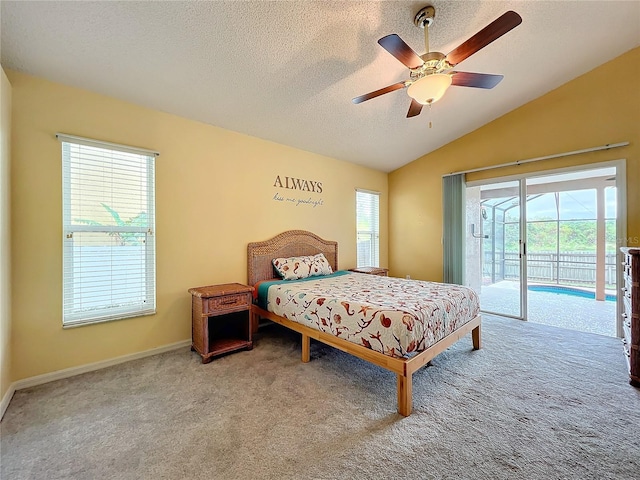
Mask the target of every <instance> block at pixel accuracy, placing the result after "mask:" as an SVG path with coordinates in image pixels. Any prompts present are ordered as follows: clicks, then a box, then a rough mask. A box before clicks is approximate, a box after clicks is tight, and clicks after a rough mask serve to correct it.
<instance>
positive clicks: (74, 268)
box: [58, 136, 156, 326]
mask: <svg viewBox="0 0 640 480" xmlns="http://www.w3.org/2000/svg"><path fill="white" fill-rule="evenodd" d="M58 138H60V139H61V141H62V161H63V233H64V238H63V245H64V247H63V324H64V325H66V326H70V325H79V324H85V323H93V322H100V321H105V320H114V319H119V318H126V317H132V316H138V315H147V314H150V313H155V297H156V295H155V241H154V233H155V198H154V184H155V181H154V170H155V154H154V152H148V153H147V152H145V151H140V152H137V151H136V150H137V149H129V148H126V147H125V148H123V149H119V148H118V146H114V145H113V144H105V145H107V146H106V147H100V146H99V145H100V143H99V142H96V141H87V142H83V143H77V142H78V141H76V139H75V137H72V138H71V139H69V140H68V141H67V139H66V138H68V137H66V138H65V137H63V136H59V137H58ZM79 141H82V140H79Z"/></svg>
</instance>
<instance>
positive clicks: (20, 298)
mask: <svg viewBox="0 0 640 480" xmlns="http://www.w3.org/2000/svg"><path fill="white" fill-rule="evenodd" d="M7 74H8V76H9V79H10V81H11V84H12V88H13V124H12V128H13V146H12V148H13V159H12V160H13V161H12V165H11V167H12V182H13V197H12V214H13V219H14V223H13V230H12V242H13V256H14V263H13V271H12V279H13V291H12V298H13V330H14V334H13V338H14V341H13V377H14V379H15V380H20V379H23V378H27V377H31V376H34V375H39V374H44V373H48V372H53V371H56V370H61V369H64V368H69V367H74V366H79V365H83V364H87V363H91V362H97V361H100V360H104V359H110V358H114V357H118V356H121V355H126V354H130V353H135V352H140V351H144V350H148V349H151V348H154V347H158V346H163V345H168V344H171V343H174V342H179V341H182V340H186V339H190V338H191V323H190V322H191V317H190V315H191V303H190V302H191V297H190V295H189V294H188V293H187V289H188V288H190V287H196V286H201V285H208V284H214V283H226V282H246V279H247V275H246V246H247V243H248V242H250V241H259V240H266V239H268V238H270V237H272V236H273V235H275V234H277V233H280V232H282V231H284V230H289V229H306V230H311V231H313V232H315V233H316V234H318V235H320V236H321V237H323V238H326V239H330V240H337V241H338V242H339V255H340V258H339V267H340V268H349V267H353V266H355V263H356V245H355V237H356V232H355V189H356V188H365V189H369V190H376V191H380V192H381V225H380V229H381V232H382V235H381V242H380V259H381V265H382V266H386V265H387V236H386V231H387V196H388V190H387V175H386V173H383V172H378V171H375V170H371V169H367V168H364V167H360V166H357V165H354V164H350V163H346V162H342V161H338V160H335V159H332V158H328V157H323V156H320V155H316V154H312V153H309V152H305V151H302V150H298V149H295V148H291V147H287V146H283V145H279V144H276V143H272V142H268V141H264V140H260V139H257V138H253V137H249V136H246V135H241V134H238V133H234V132H230V131H227V130H224V129H221V128H217V127H212V126H209V125H205V124H202V123H198V122H194V121H190V120H186V119H184V118H180V117H176V116H172V115H169V114H165V113H161V112H157V111H153V110H149V109H146V108H142V107H138V106H135V105H132V104H129V103H126V102H122V101H118V100H114V99H112V98H108V97H104V96H101V95H97V94H94V93H91V92H87V91H83V90H78V89H75V88H71V87H67V86H63V85H59V84H55V83H51V82H48V81H45V80H42V79H39V78H36V77H32V76H28V75H24V74H20V73H17V72H13V71H8V72H7ZM57 132H62V133H68V134H72V135H78V136H84V137H90V138H95V139H98V140H105V141H110V142H115V143H121V144H127V145H132V146H138V147H144V148H149V149H153V150H157V151H159V152H160V157H158V159H157V167H156V218H157V220H156V232H157V237H156V242H157V311H158V313H157V314H156V315H154V316H150V317H140V318H134V319H127V320H120V321H115V322H109V323H104V324H98V325H91V326H85V327H80V328H73V329H62V314H61V311H62V283H61V279H62V192H61V185H62V173H61V151H60V150H61V149H60V143H59V142H58V141H57V140H56V139H55V136H54V135H55V134H56V133H57ZM277 175H281V176H289V177H295V178H302V179H309V180H314V181H320V182H322V184H323V192H322V194H319V195H305V197H313V198H314V199H318V198H320V199H322V201H323V205H322V206H318V207H316V208H312V207H310V206H306V205H301V206H294V205H293V204H281V203H280V202H277V201H275V200H273V196H274V195H275V193H276V192H280V193H283V194H285V193H289V194H291V195H292V196H295V197H300V196H301V195H300V193H299V192H294V191H291V190H289V191H286V192H285V190H283V189H279V188H274V187H273V184H274V181H275V178H276V176H277ZM285 196H286V195H285Z"/></svg>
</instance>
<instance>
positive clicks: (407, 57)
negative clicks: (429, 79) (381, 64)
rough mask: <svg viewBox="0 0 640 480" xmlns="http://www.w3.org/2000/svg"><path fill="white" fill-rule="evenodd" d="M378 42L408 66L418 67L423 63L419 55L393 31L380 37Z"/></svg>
mask: <svg viewBox="0 0 640 480" xmlns="http://www.w3.org/2000/svg"><path fill="white" fill-rule="evenodd" d="M378 43H379V44H380V46H381V47H382V48H384V49H385V50H386V51H387V52H389V53H390V54H391V55H393V56H394V57H396V58H397V59H398V60H400V61H401V62H402V63H404V64H405V65H406V66H407V67H409V68H418V67H421V66H422V64H423V63H424V61H423V60H422V59H421V58H420V56H419V55H418V54H417V53H416V52H414V51H413V50H412V49H411V47H410V46H409V45H407V44H406V43H404V40H402V39H401V38H400V37H399V36H398V35H396V34H395V33H392V34H391V35H387V36H386V37H382V38H381V39H380V40H378Z"/></svg>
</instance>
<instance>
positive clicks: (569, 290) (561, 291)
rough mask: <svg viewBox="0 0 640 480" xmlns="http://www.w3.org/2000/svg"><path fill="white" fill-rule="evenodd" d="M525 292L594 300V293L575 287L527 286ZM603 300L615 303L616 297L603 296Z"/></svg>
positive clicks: (608, 294)
mask: <svg viewBox="0 0 640 480" xmlns="http://www.w3.org/2000/svg"><path fill="white" fill-rule="evenodd" d="M527 290H530V291H532V292H548V293H557V294H558V295H573V296H574V297H582V298H592V299H594V298H596V294H595V292H590V291H588V290H581V289H579V288H575V287H565V286H561V285H529V286H528V287H527ZM605 300H607V301H609V302H615V301H616V296H615V295H612V294H610V293H607V294H606V295H605Z"/></svg>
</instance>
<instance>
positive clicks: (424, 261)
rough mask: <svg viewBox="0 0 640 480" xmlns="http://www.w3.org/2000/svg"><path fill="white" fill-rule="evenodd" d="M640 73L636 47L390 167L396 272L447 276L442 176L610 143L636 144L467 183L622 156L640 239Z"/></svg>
mask: <svg viewBox="0 0 640 480" xmlns="http://www.w3.org/2000/svg"><path fill="white" fill-rule="evenodd" d="M639 78H640V48H636V49H634V50H631V51H629V52H627V53H625V54H624V55H622V56H620V57H618V58H615V59H614V60H612V61H610V62H608V63H606V64H604V65H602V66H600V67H598V68H596V69H594V70H592V71H590V72H588V73H586V74H585V75H582V76H580V77H578V78H576V79H574V80H572V81H571V82H569V83H567V84H565V85H562V86H561V87H559V88H557V89H556V90H553V91H551V92H549V93H547V94H546V95H544V96H542V97H540V98H538V99H536V100H533V101H532V102H529V103H527V104H526V105H523V106H522V107H520V108H518V109H516V110H514V111H512V112H510V113H508V114H506V115H504V116H502V117H500V118H498V119H496V120H495V121H493V122H491V123H489V124H487V125H485V126H483V127H481V128H479V129H478V130H475V131H473V132H471V133H469V134H468V135H465V136H464V137H462V138H460V139H458V140H456V141H454V142H451V143H450V144H447V145H446V146H444V147H442V148H440V149H438V150H437V151H434V152H432V153H430V154H428V155H425V156H423V157H421V158H419V159H417V160H415V161H413V162H412V163H410V164H408V165H406V166H404V167H402V168H400V169H398V170H395V171H393V172H391V173H390V174H389V262H390V273H391V274H392V275H395V276H404V275H406V274H410V275H411V276H412V277H414V278H419V279H425V280H435V281H440V280H442V243H441V238H442V178H441V177H442V175H443V174H446V173H451V172H455V171H461V170H467V169H473V168H478V167H483V166H490V165H498V164H502V163H507V162H513V161H516V160H524V159H528V158H534V157H541V156H545V155H551V154H556V153H562V152H568V151H574V150H581V149H585V148H588V147H595V146H599V145H604V144H608V143H617V142H625V141H628V142H630V145H629V146H627V147H622V148H617V149H614V150H608V151H601V152H594V153H589V154H582V155H577V156H574V157H565V158H559V159H553V160H545V161H540V162H534V163H531V164H527V165H521V166H518V167H509V168H501V169H499V170H492V171H485V172H482V173H476V174H472V175H469V177H468V180H477V179H480V178H492V177H498V176H505V175H513V174H516V173H525V172H531V171H539V170H550V169H554V168H562V167H567V166H573V165H578V164H588V163H594V162H602V161H608V160H618V159H622V158H624V159H626V160H627V236H628V237H630V238H631V240H634V239H638V238H640V83H639V81H638V79H639ZM498 88H500V87H498ZM454 93H455V92H451V95H453V94H454ZM636 241H637V240H636Z"/></svg>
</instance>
